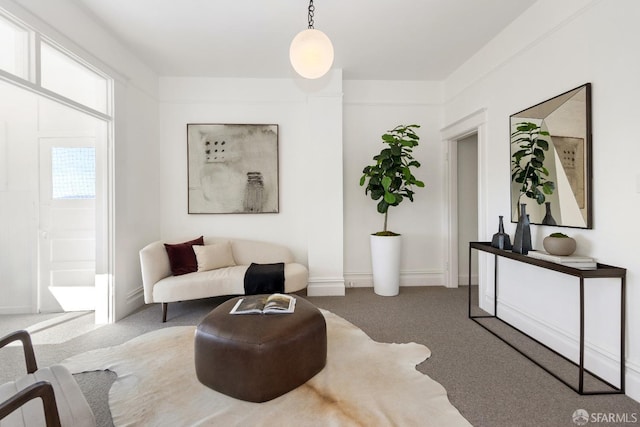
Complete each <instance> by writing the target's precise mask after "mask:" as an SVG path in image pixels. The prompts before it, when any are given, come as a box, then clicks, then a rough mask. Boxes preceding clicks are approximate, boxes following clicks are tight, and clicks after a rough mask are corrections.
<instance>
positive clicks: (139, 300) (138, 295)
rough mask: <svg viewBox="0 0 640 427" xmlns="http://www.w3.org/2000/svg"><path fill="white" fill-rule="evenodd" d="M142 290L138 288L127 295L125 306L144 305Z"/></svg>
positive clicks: (140, 287)
mask: <svg viewBox="0 0 640 427" xmlns="http://www.w3.org/2000/svg"><path fill="white" fill-rule="evenodd" d="M143 299H144V288H143V287H142V286H138V287H137V288H135V289H134V290H132V291H131V292H129V293H128V294H127V304H137V305H139V306H142V305H144V301H143Z"/></svg>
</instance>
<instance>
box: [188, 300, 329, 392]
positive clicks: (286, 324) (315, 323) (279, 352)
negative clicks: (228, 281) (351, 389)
mask: <svg viewBox="0 0 640 427" xmlns="http://www.w3.org/2000/svg"><path fill="white" fill-rule="evenodd" d="M238 299H239V298H233V299H230V300H229V301H226V302H224V303H222V304H220V305H219V306H218V307H216V308H215V309H214V310H213V311H211V313H209V314H208V315H207V317H205V318H204V319H203V320H202V322H200V324H199V325H198V328H197V329H196V337H195V364H196V374H197V377H198V380H199V381H200V382H201V383H202V384H204V385H206V386H207V387H209V388H212V389H214V390H216V391H219V392H221V393H224V394H226V395H228V396H231V397H235V398H236V399H242V400H246V401H249V402H266V401H267V400H271V399H274V398H276V397H278V396H281V395H283V394H285V393H286V392H288V391H291V390H293V389H294V388H296V387H298V386H300V385H302V384H304V383H305V382H307V381H308V380H309V379H311V377H313V376H314V375H315V374H317V373H318V372H320V371H321V370H322V368H324V365H325V363H326V361H327V326H326V323H325V320H324V316H323V315H322V313H320V311H319V310H318V309H317V308H316V307H315V306H314V305H313V304H311V303H310V302H308V301H306V300H304V299H302V298H300V297H298V296H296V300H297V301H296V308H295V312H293V313H290V314H229V311H231V309H232V308H233V306H234V305H235V304H236V302H237V301H238Z"/></svg>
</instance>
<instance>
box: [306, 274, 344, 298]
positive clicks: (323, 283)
mask: <svg viewBox="0 0 640 427" xmlns="http://www.w3.org/2000/svg"><path fill="white" fill-rule="evenodd" d="M344 294H345V292H344V278H342V277H310V278H309V284H308V286H307V296H310V297H324V296H344Z"/></svg>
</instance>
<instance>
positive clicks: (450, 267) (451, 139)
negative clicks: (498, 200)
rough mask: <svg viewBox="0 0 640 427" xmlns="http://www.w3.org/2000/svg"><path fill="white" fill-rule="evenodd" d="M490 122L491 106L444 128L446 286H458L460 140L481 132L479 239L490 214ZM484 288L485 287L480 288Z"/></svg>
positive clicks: (479, 271)
mask: <svg viewBox="0 0 640 427" xmlns="http://www.w3.org/2000/svg"><path fill="white" fill-rule="evenodd" d="M486 122H487V109H486V108H481V109H479V110H476V111H474V112H472V113H471V114H468V115H466V116H465V117H462V118H461V119H458V120H456V121H454V122H453V123H451V124H449V125H447V126H445V127H443V128H442V129H440V133H441V135H442V140H443V141H444V143H445V144H446V145H445V151H446V153H447V159H446V160H447V161H446V163H447V175H446V179H445V191H444V193H445V194H446V195H447V199H448V200H447V203H446V204H445V213H444V218H447V220H446V221H447V224H446V226H447V231H448V238H447V239H446V241H445V248H444V252H445V253H446V254H448V262H447V274H446V282H445V286H446V287H448V288H457V287H458V169H457V168H458V162H457V148H458V147H457V144H458V140H460V139H462V138H465V137H467V136H469V135H471V134H474V133H477V135H478V233H479V234H480V235H479V236H478V238H481V236H482V235H484V229H485V224H486V217H487V208H488V207H487V200H488V199H487V195H486V191H487V188H486V187H487V186H486V182H487V176H486V174H487V167H486V162H487V159H486V154H485V151H486V147H487V140H486V139H487V135H486V129H485V127H486ZM483 271H486V268H484V266H483V265H479V266H478V275H479V276H480V277H482V276H483V273H482V272H483ZM480 290H482V289H480Z"/></svg>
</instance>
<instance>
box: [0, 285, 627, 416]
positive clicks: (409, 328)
mask: <svg viewBox="0 0 640 427" xmlns="http://www.w3.org/2000/svg"><path fill="white" fill-rule="evenodd" d="M226 299H227V298H211V299H207V300H200V301H188V302H182V303H176V304H170V305H169V315H168V321H167V323H165V324H162V323H161V321H160V319H161V310H160V306H159V305H153V306H148V307H144V308H142V309H141V310H139V311H138V312H136V313H134V314H132V315H131V316H129V317H127V318H126V319H123V320H122V321H120V322H118V323H117V324H115V325H108V326H102V327H96V326H95V325H93V324H92V322H93V315H92V314H91V313H74V314H73V316H70V315H66V316H61V317H60V323H59V324H57V323H56V316H51V315H46V316H43V317H42V319H41V318H40V317H39V316H0V334H4V333H6V332H8V331H11V330H14V329H18V328H25V327H27V326H29V325H33V324H34V323H39V322H41V320H45V321H46V322H45V323H43V324H42V325H40V326H39V327H37V328H36V329H40V331H39V332H37V333H35V335H34V342H35V344H36V356H37V359H38V362H39V364H40V365H42V366H45V365H49V364H52V363H57V362H59V361H61V360H63V359H65V358H67V357H69V356H71V355H74V354H78V353H81V352H84V351H87V350H91V349H94V348H101V347H107V346H112V345H116V344H120V343H123V342H125V341H127V340H129V339H131V338H133V337H135V336H138V335H140V334H142V333H145V332H149V331H151V330H155V329H158V328H162V327H169V326H178V325H195V324H197V323H198V322H199V321H200V319H201V318H202V317H204V316H205V315H206V314H207V313H208V312H209V311H210V310H211V309H212V308H213V307H215V306H217V305H218V304H220V303H221V302H222V301H225V300H226ZM308 300H309V301H311V302H313V303H314V304H316V305H317V306H318V307H321V308H325V309H327V310H330V311H332V312H334V313H336V314H337V315H339V316H341V317H343V318H345V319H347V320H349V321H350V322H352V323H354V324H355V325H357V326H358V327H360V328H361V329H362V330H364V331H365V332H366V333H367V334H368V335H369V336H370V337H371V338H373V339H374V340H376V341H381V342H411V341H414V342H418V343H422V344H425V345H426V346H428V347H429V349H431V352H432V356H431V357H430V358H429V359H427V360H426V361H425V362H424V363H422V364H421V365H419V366H418V369H419V370H420V371H421V372H423V373H425V374H427V375H429V376H430V377H431V378H433V379H434V380H436V381H438V382H439V383H440V384H442V385H443V386H444V387H445V389H446V390H447V392H448V394H449V399H450V400H451V403H452V404H453V405H454V406H455V407H456V408H458V410H459V411H460V412H461V413H462V415H463V416H464V417H465V418H466V419H467V420H469V422H471V423H472V424H473V425H475V426H487V427H502V426H504V427H513V426H523V427H524V426H532V427H534V426H535V427H540V426H542V427H545V426H549V427H561V426H568V427H571V426H575V425H576V424H574V423H573V421H572V414H573V412H574V411H576V410H577V409H585V410H587V411H588V412H589V413H592V412H599V413H615V414H640V403H638V402H635V401H634V400H632V399H630V398H628V397H626V396H621V395H610V396H580V395H578V394H576V393H575V392H573V391H572V390H570V389H569V388H567V387H566V386H565V385H563V384H562V383H560V382H559V381H557V380H556V379H555V378H553V377H551V376H550V375H549V374H547V373H546V372H544V371H543V370H542V369H540V368H539V367H537V366H536V365H534V364H533V363H531V362H530V361H529V360H527V359H526V358H524V357H523V356H521V355H520V354H519V353H517V352H516V351H515V350H513V349H512V348H510V347H509V346H507V345H506V344H504V343H503V342H502V341H500V340H498V339H497V338H495V337H494V336H493V335H491V334H490V333H489V332H487V331H486V330H484V329H483V328H481V327H480V326H479V325H477V324H475V323H474V322H473V321H471V320H469V319H468V318H467V289H466V288H460V289H445V288H441V287H419V288H402V289H401V293H400V295H399V296H397V297H380V296H377V295H375V294H374V293H373V290H372V289H370V288H356V289H348V290H347V296H346V297H309V298H308ZM43 325H44V326H43ZM507 333H508V331H507ZM522 344H523V345H528V344H527V343H526V342H523V343H522ZM531 349H535V346H531ZM21 351H22V350H21V348H19V347H10V348H6V349H4V350H3V351H2V353H0V357H1V358H2V359H1V360H2V361H3V363H2V365H1V367H0V381H1V382H4V381H7V380H8V379H11V378H14V377H16V376H17V375H19V374H21V373H22V372H23V370H24V362H23V360H22V352H21ZM541 357H542V358H546V357H549V356H548V355H545V354H541ZM550 363H554V361H553V358H552V357H550ZM560 369H562V367H560ZM570 378H574V376H572V377H570ZM76 379H77V380H78V382H79V384H80V386H81V388H82V390H83V392H84V393H85V394H86V395H87V399H88V400H89V403H90V405H91V407H92V408H93V410H94V413H95V414H96V418H97V419H98V422H99V425H100V426H110V425H112V424H111V416H110V413H109V408H108V404H107V394H108V390H109V387H110V386H111V383H112V382H113V381H114V380H115V374H113V373H110V372H92V373H86V374H79V375H76ZM639 418H640V417H639ZM589 425H603V426H605V425H606V426H612V425H615V424H611V423H608V424H607V423H603V424H597V423H589Z"/></svg>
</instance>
